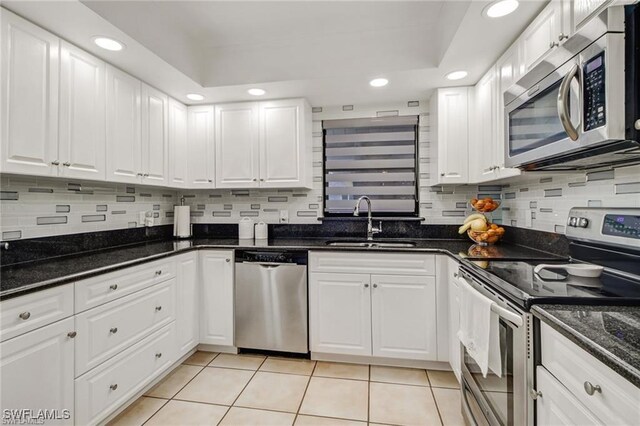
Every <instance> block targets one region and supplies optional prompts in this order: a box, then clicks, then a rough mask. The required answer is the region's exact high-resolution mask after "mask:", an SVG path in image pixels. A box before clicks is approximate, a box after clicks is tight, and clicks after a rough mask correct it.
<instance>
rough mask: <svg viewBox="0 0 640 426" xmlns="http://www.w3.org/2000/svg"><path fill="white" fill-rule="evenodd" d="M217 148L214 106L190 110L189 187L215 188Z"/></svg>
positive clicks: (188, 132) (188, 138)
mask: <svg viewBox="0 0 640 426" xmlns="http://www.w3.org/2000/svg"><path fill="white" fill-rule="evenodd" d="M214 151H215V147H214V135H213V106H212V105H204V106H192V107H189V108H188V127H187V177H188V181H187V186H188V187H189V188H213V187H215V182H214V181H215V162H214V158H215V153H214Z"/></svg>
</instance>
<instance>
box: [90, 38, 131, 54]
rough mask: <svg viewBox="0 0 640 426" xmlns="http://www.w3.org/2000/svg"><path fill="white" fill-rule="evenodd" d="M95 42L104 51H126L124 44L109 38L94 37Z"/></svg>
mask: <svg viewBox="0 0 640 426" xmlns="http://www.w3.org/2000/svg"><path fill="white" fill-rule="evenodd" d="M93 42H94V43H95V44H96V45H97V46H98V47H102V48H103V49H106V50H111V51H112V52H117V51H119V50H122V49H124V44H123V43H120V42H119V41H118V40H114V39H112V38H109V37H102V36H98V37H94V38H93Z"/></svg>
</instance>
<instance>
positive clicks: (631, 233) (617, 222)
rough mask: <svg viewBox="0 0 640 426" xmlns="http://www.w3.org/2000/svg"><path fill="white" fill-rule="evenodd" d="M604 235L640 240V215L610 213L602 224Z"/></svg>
mask: <svg viewBox="0 0 640 426" xmlns="http://www.w3.org/2000/svg"><path fill="white" fill-rule="evenodd" d="M602 233H603V234H604V235H613V236H616V237H625V238H635V239H637V240H640V216H631V215H619V214H608V215H605V217H604V223H603V224H602Z"/></svg>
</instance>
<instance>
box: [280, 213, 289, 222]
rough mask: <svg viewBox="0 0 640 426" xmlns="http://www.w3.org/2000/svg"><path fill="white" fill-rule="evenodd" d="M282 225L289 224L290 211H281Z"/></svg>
mask: <svg viewBox="0 0 640 426" xmlns="http://www.w3.org/2000/svg"><path fill="white" fill-rule="evenodd" d="M280 223H289V210H280Z"/></svg>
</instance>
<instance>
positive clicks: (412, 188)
mask: <svg viewBox="0 0 640 426" xmlns="http://www.w3.org/2000/svg"><path fill="white" fill-rule="evenodd" d="M417 126H418V117H417V116H405V117H384V118H371V119H355V120H330V121H324V122H323V129H324V161H325V188H324V212H325V214H326V215H332V214H337V215H339V214H351V213H352V212H353V208H354V207H355V202H356V200H357V199H358V198H359V197H360V196H362V195H367V196H368V197H369V198H370V199H371V204H372V207H371V209H372V213H393V214H416V198H417V197H416V152H417V149H416V146H417V142H416V139H417V138H416V135H417ZM361 208H362V211H365V212H366V209H367V207H366V205H365V203H363V204H362V206H361Z"/></svg>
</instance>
